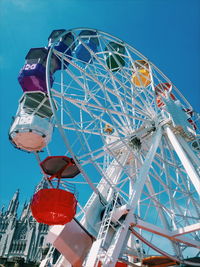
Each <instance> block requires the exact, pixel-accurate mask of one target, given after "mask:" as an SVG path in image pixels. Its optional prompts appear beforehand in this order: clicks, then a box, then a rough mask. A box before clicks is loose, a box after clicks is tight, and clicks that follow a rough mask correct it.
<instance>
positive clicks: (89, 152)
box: [47, 28, 199, 261]
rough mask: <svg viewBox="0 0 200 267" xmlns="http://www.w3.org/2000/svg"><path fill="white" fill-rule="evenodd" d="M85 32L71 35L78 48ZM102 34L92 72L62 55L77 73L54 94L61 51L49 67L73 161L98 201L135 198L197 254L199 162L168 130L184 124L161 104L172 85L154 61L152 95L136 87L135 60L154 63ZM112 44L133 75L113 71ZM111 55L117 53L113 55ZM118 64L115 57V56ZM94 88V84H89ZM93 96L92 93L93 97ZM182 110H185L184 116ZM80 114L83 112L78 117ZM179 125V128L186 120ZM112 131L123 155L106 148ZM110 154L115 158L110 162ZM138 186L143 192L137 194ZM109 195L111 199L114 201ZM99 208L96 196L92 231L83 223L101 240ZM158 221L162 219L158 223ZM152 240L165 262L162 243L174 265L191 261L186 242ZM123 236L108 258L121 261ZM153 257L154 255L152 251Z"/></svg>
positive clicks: (90, 209) (140, 210)
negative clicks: (159, 97) (162, 88)
mask: <svg viewBox="0 0 200 267" xmlns="http://www.w3.org/2000/svg"><path fill="white" fill-rule="evenodd" d="M81 30H82V28H81V29H73V30H70V32H73V34H74V36H75V42H76V41H77V42H78V40H79V38H80V37H79V36H78V34H79V33H80V31H81ZM97 32H98V38H99V43H100V45H99V51H98V53H93V52H92V51H91V50H90V49H88V51H89V52H90V53H91V54H92V56H93V57H94V61H92V66H90V65H89V64H85V65H83V64H81V62H79V61H78V60H77V59H76V57H75V55H72V58H71V60H68V59H66V56H65V53H59V56H60V58H61V59H62V60H63V61H65V60H67V62H69V63H70V70H69V69H67V70H65V71H64V69H61V71H60V72H58V76H57V80H56V83H54V87H53V88H51V86H50V72H49V66H50V63H51V58H52V51H53V44H52V48H51V49H50V51H49V56H48V60H47V84H48V93H49V97H50V102H51V101H52V100H55V101H57V102H58V103H61V105H59V109H58V111H55V109H53V107H52V109H53V111H54V116H55V120H56V123H57V126H58V129H59V131H60V133H61V136H62V139H63V141H64V143H65V145H66V148H67V151H68V153H70V155H72V157H74V156H75V155H76V157H77V160H75V161H76V163H77V162H78V163H77V166H79V165H80V169H81V170H82V169H83V172H82V171H81V172H82V174H83V176H84V177H85V178H86V181H87V182H88V184H89V185H90V186H91V188H92V189H93V190H94V191H95V189H97V190H96V191H95V193H97V194H98V192H99V193H100V194H101V195H102V196H103V197H104V198H105V199H106V200H107V201H108V202H109V199H112V195H113V192H116V190H117V191H118V192H119V194H120V196H121V197H122V198H123V200H124V201H125V202H127V201H128V199H129V198H131V201H132V202H133V200H134V203H136V204H134V205H136V206H137V208H136V209H135V213H136V215H138V216H139V217H141V218H142V220H144V221H145V222H146V223H149V224H150V223H151V225H157V227H159V226H162V230H163V231H164V230H166V232H167V231H168V232H170V233H171V231H172V232H173V230H174V229H177V228H178V229H183V231H182V232H181V233H180V235H182V233H187V234H188V235H187V238H189V239H190V241H188V243H189V244H190V246H193V247H195V246H196V245H195V241H194V238H196V237H195V234H196V230H197V228H196V226H195V222H197V221H198V218H199V217H198V211H197V206H198V203H197V201H196V191H195V190H196V188H195V186H194V183H193V180H194V179H193V180H192V179H190V178H191V175H188V170H189V168H187V163H188V162H192V163H191V164H194V165H195V166H196V163H195V162H193V158H192V157H190V156H188V157H187V151H185V150H181V151H180V152H179V153H177V143H180V142H179V140H178V139H177V140H175V141H176V142H175V141H174V140H172V137H171V136H170V135H169V134H168V133H167V134H165V131H164V130H163V128H164V126H168V127H171V128H172V129H173V127H174V126H173V125H172V119H174V118H175V119H177V118H176V116H175V115H176V114H175V113H177V112H174V113H173V114H172V115H171V112H170V111H171V110H173V106H174V103H173V101H172V99H171V103H168V106H167V107H166V110H164V109H163V110H161V109H158V108H157V104H156V95H155V89H154V84H159V83H166V82H168V83H171V82H170V80H169V79H168V78H166V76H165V75H164V74H162V72H161V71H159V70H158V68H157V67H155V66H154V65H153V64H152V63H151V62H149V61H148V63H149V65H150V74H151V79H152V80H151V84H150V85H149V88H148V90H146V88H143V87H142V88H138V87H135V86H133V83H132V82H131V77H132V71H133V66H134V61H135V59H141V60H147V59H146V58H145V57H144V56H143V55H141V54H140V53H139V52H138V51H137V50H135V49H134V48H132V47H131V46H129V45H127V44H126V43H124V42H122V41H121V40H119V39H118V38H116V37H113V36H111V35H109V34H107V33H104V32H101V31H97ZM63 34H64V33H63ZM110 41H113V42H114V43H120V42H121V43H123V44H124V47H125V48H126V54H125V58H126V67H125V68H123V69H121V70H122V71H120V72H117V71H116V72H110V71H109V70H108V66H107V62H106V56H107V53H108V51H105V49H104V47H105V46H106V44H108V42H110ZM109 52H110V53H111V54H112V53H113V51H109ZM113 56H115V53H114V54H113ZM108 71H109V72H108ZM59 74H60V77H59ZM66 81H67V83H66ZM90 81H91V83H89V82H90ZM69 84H70V85H69ZM91 86H92V87H91ZM63 88H66V90H63ZM173 89H175V90H176V98H177V99H178V98H180V99H181V100H182V101H183V103H184V106H185V107H186V108H190V107H191V105H190V104H189V103H188V102H187V100H186V99H185V98H184V97H183V96H182V95H181V93H179V91H178V89H176V87H175V86H174V85H173ZM88 93H90V95H89V96H88ZM170 104H171V105H170ZM72 106H73V108H72ZM180 108H181V107H180ZM177 110H179V109H178V108H177ZM75 111H77V112H76V113H75ZM182 113H183V111H182ZM74 114H76V116H74ZM170 115H171V116H170ZM60 118H61V119H60ZM186 120H187V119H186ZM174 121H175V122H176V121H178V119H177V120H174ZM153 123H154V126H153ZM105 124H110V125H111V127H112V128H113V129H114V131H115V132H116V134H115V136H114V137H116V139H115V141H114V142H113V141H112V143H114V146H113V147H114V148H115V147H116V146H117V148H119V151H121V152H122V153H121V152H120V153H113V151H112V150H113V149H112V146H110V145H109V144H106V142H105V138H107V137H108V135H106V134H104V133H103V126H104V125H105ZM158 126H159V127H158ZM152 127H154V131H152V129H151V128H152ZM160 127H161V128H160ZM158 130H159V131H160V134H159V135H158V133H157V131H158ZM115 132H114V133H115ZM113 135H114V134H113ZM135 135H136V138H135V139H134V140H133V141H134V144H135V141H138V140H137V139H139V140H140V142H141V148H140V149H136V150H135V149H132V148H131V146H130V145H129V141H130V138H131V137H133V136H135ZM177 135H178V134H177ZM109 137H110V136H109ZM70 138H72V140H73V141H72V142H70V140H71V139H70ZM154 138H155V142H157V147H156V146H155V145H154V146H152V145H153V144H152V140H153V141H154ZM83 140H84V142H83ZM97 141H98V142H97ZM184 142H187V140H186V139H185V140H183V143H184ZM83 144H84V146H83ZM83 147H84V149H83ZM102 147H103V148H102ZM104 148H105V149H104ZM152 149H154V150H153V152H154V155H152V156H151V157H150V154H151V151H152ZM107 151H109V152H110V153H109V155H108V153H107ZM148 151H150V153H148ZM183 154H184V157H183ZM147 156H148V158H147ZM144 162H145V166H144V164H143V163H144ZM127 163H128V164H127ZM183 163H184V164H183ZM102 166H103V167H102ZM177 166H178V168H177ZM86 167H87V168H88V169H89V168H90V172H92V171H94V172H95V174H96V175H95V179H96V180H91V179H90V178H88V175H87V173H86V171H87V170H88V169H86ZM133 167H134V168H133ZM147 167H148V169H147ZM191 168H192V166H191ZM143 173H145V176H146V177H144V186H143V185H141V186H140V184H139V182H137V180H138V177H139V178H140V179H143V178H142V174H143ZM195 174H196V173H195ZM196 176H197V175H196ZM93 177H94V176H93ZM101 179H102V180H101ZM98 182H99V184H98V186H97V187H96V186H95V185H96V183H98ZM131 183H133V184H131ZM102 184H103V185H102ZM135 184H136V187H137V188H134V185H135ZM139 186H140V188H139V189H140V192H141V194H140V193H137V194H136V196H137V198H136V197H134V194H133V193H134V192H136V191H138V187H139ZM127 188H129V189H127ZM108 191H109V194H108V193H107V192H108ZM191 192H192V194H193V195H192V196H191ZM95 201H96V202H95ZM95 203H96V206H95ZM98 204H99V198H98V196H94V195H92V197H91V198H90V199H89V200H88V203H87V204H86V211H87V212H86V213H85V215H84V216H85V217H84V218H85V220H87V221H88V224H87V223H86V222H85V221H83V224H84V227H86V228H87V227H89V226H88V225H89V224H92V225H93V226H94V227H96V229H95V231H96V232H95V231H93V232H92V233H94V236H97V235H98V231H99V227H100V226H99V225H100V224H101V221H98V222H96V221H94V219H95V218H98V214H99V213H100V208H99V207H98ZM92 205H94V206H92ZM182 206H184V211H183V207H182ZM101 209H102V207H101ZM153 214H154V215H155V216H152V215H153ZM128 218H129V217H128ZM152 220H153V222H152ZM126 222H127V220H126ZM189 226H190V227H191V228H190V227H189ZM188 227H189V228H190V229H192V230H191V232H188ZM88 229H89V228H88ZM120 229H121V226H120ZM90 230H91V229H90ZM90 230H89V231H90ZM103 231H104V229H103ZM147 232H148V234H147V235H146V233H145V230H144V231H143V230H142V232H141V235H142V236H143V237H145V238H146V239H147V241H146V242H144V245H145V246H147V247H149V248H150V250H151V249H154V250H156V249H157V250H156V251H158V253H159V254H161V255H165V254H164V252H163V250H161V249H160V250H158V248H159V247H160V243H161V242H160V238H161V239H162V240H163V239H164V241H165V242H166V243H167V242H169V249H168V248H167V246H165V248H166V250H167V251H168V253H167V254H168V255H169V258H170V257H171V258H172V257H173V256H171V255H175V257H174V258H177V259H179V260H181V259H182V258H183V257H182V254H184V253H185V251H186V250H187V247H188V246H187V247H186V246H184V245H183V244H182V243H184V242H186V241H185V240H184V238H186V237H183V236H181V237H179V238H176V237H174V238H173V239H171V236H170V235H169V239H168V237H163V236H162V235H161V237H159V240H158V239H156V238H155V233H154V232H153V231H152V230H151V228H148V230H147ZM168 232H167V233H168ZM118 236H119V235H118V233H116V235H115V238H114V239H113V242H112V243H111V244H110V247H109V250H108V251H107V252H105V251H104V252H105V253H108V255H112V256H114V261H115V260H116V259H117V257H118V255H119V253H120V251H119V249H118V247H117V245H118V244H119V242H123V240H124V238H125V231H121V232H120V240H118ZM135 236H136V234H135ZM140 240H143V239H140ZM166 240H167V241H166ZM174 240H175V241H174ZM183 241H184V242H183ZM142 242H143V241H142ZM116 244H117V245H116ZM184 244H186V243H184ZM186 245H187V244H186ZM145 251H147V249H146V247H145ZM147 252H148V251H147ZM148 254H152V251H150V252H148ZM94 256H95V255H93V257H94ZM97 256H98V255H97ZM106 256H107V254H106ZM116 261H117V260H116Z"/></svg>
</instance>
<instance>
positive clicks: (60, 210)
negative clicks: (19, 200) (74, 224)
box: [31, 188, 77, 225]
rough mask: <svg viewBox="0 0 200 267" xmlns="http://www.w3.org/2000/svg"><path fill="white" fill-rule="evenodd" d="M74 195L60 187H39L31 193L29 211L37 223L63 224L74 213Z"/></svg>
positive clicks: (75, 204)
mask: <svg viewBox="0 0 200 267" xmlns="http://www.w3.org/2000/svg"><path fill="white" fill-rule="evenodd" d="M76 206H77V200H76V198H75V195H74V194H73V193H71V192H69V191H65V190H63V189H60V188H45V189H40V190H39V191H38V192H36V193H35V194H34V195H33V199H32V201H31V212H32V215H33V217H34V218H35V219H36V221H37V222H39V223H44V224H48V225H64V224H66V223H68V222H70V221H71V220H72V219H73V218H74V216H75V214H76Z"/></svg>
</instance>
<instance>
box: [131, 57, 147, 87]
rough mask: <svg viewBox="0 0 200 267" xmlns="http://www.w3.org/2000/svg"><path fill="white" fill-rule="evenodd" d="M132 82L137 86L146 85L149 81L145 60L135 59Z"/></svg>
mask: <svg viewBox="0 0 200 267" xmlns="http://www.w3.org/2000/svg"><path fill="white" fill-rule="evenodd" d="M134 65H135V68H134V72H133V75H132V82H133V84H134V85H135V86H137V87H147V86H148V85H149V84H150V83H151V76H150V72H149V64H148V63H147V62H146V61H145V60H136V61H135V62H134Z"/></svg>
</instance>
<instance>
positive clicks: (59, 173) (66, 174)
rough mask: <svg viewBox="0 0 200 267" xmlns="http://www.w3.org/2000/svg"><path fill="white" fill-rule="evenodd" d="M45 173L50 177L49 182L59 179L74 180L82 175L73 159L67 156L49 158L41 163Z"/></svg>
mask: <svg viewBox="0 0 200 267" xmlns="http://www.w3.org/2000/svg"><path fill="white" fill-rule="evenodd" d="M40 166H41V168H42V170H43V171H44V173H46V174H47V175H50V176H51V177H50V178H49V180H51V179H53V178H54V177H57V178H74V177H75V176H76V175H78V174H79V173H80V170H79V169H78V167H77V166H76V164H75V162H74V160H73V159H72V158H68V157H66V156H51V157H47V158H46V159H45V160H43V161H42V162H41V163H40Z"/></svg>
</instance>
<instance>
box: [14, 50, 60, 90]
mask: <svg viewBox="0 0 200 267" xmlns="http://www.w3.org/2000/svg"><path fill="white" fill-rule="evenodd" d="M47 55H48V50H47V49H46V48H44V47H40V48H31V49H30V50H29V52H28V54H27V55H26V58H25V59H26V61H25V65H24V67H23V68H22V69H21V71H20V73H19V76H18V81H19V83H20V85H21V87H22V89H23V91H24V92H27V91H42V92H45V93H46V92H47V86H46V60H47ZM56 69H57V66H56V62H55V63H54V66H53V65H52V66H51V73H52V74H53V73H54V72H55V70H56ZM50 84H51V86H52V84H53V78H52V75H51V76H50Z"/></svg>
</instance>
